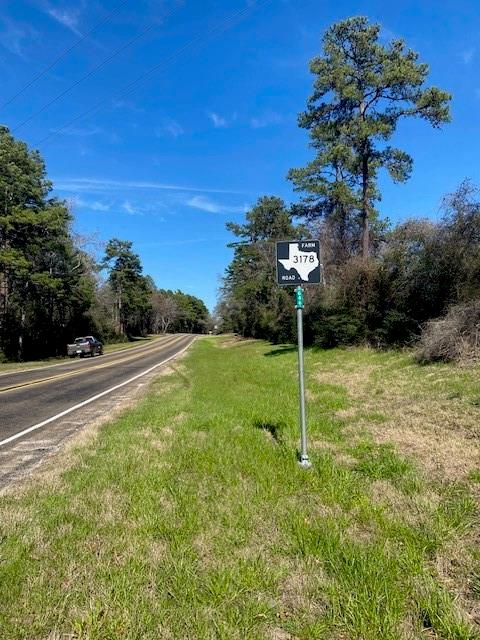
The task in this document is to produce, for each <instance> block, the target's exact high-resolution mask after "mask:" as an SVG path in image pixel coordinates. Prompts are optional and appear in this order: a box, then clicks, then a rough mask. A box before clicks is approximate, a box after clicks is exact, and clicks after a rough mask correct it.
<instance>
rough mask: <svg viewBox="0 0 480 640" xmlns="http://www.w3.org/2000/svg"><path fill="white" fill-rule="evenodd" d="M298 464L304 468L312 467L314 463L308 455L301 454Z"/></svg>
mask: <svg viewBox="0 0 480 640" xmlns="http://www.w3.org/2000/svg"><path fill="white" fill-rule="evenodd" d="M298 464H299V465H300V466H301V467H302V469H311V468H312V463H311V462H310V459H309V457H308V456H301V457H300V460H299V461H298Z"/></svg>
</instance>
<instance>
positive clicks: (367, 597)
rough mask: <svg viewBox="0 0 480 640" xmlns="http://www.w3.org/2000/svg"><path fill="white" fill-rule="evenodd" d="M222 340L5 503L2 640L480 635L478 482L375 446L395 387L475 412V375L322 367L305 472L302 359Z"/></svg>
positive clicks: (342, 361)
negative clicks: (300, 422) (300, 459)
mask: <svg viewBox="0 0 480 640" xmlns="http://www.w3.org/2000/svg"><path fill="white" fill-rule="evenodd" d="M222 343H223V341H222V339H217V338H211V339H203V340H200V341H198V342H197V343H196V344H195V345H194V347H193V348H192V349H191V350H190V352H189V353H188V354H187V356H186V358H185V359H184V360H183V361H182V362H181V363H178V364H176V365H174V369H175V370H174V372H173V373H172V374H171V375H169V376H167V377H161V378H158V379H157V380H156V381H155V382H154V383H153V385H152V388H151V392H150V393H149V395H148V396H147V397H146V398H145V399H144V400H143V401H142V402H141V404H140V405H139V406H138V407H136V408H135V409H133V410H129V411H128V412H126V413H125V414H124V415H123V416H122V417H121V418H120V419H119V420H117V421H115V422H114V423H111V424H108V425H106V426H104V427H103V428H102V429H101V430H100V432H99V435H98V437H97V438H96V439H95V440H94V441H90V442H87V443H84V444H81V445H78V446H77V447H76V448H75V449H74V450H73V452H70V453H69V454H68V455H67V454H60V455H59V456H58V457H57V458H56V460H55V461H52V463H50V467H49V466H48V464H47V465H46V467H47V469H46V471H45V472H44V474H43V476H40V481H37V482H35V484H32V485H30V486H29V487H27V488H26V489H24V490H22V491H19V492H16V493H12V494H7V495H5V496H4V497H3V498H2V503H1V506H0V540H1V558H0V629H2V631H1V633H0V636H1V638H2V640H7V639H14V638H18V639H20V638H22V639H23V638H29V639H30V638H35V639H36V638H39V639H40V638H41V639H45V638H49V639H51V638H63V637H68V638H76V639H84V640H87V639H88V640H93V639H95V640H97V639H98V640H100V639H101V640H107V639H108V640H116V639H118V638H128V639H134V638H135V639H137V638H138V639H142V640H143V639H152V640H153V639H159V638H160V639H163V638H165V639H170V638H172V639H182V640H183V639H185V640H187V639H189V640H190V639H192V640H193V639H194V640H210V639H212V640H213V639H224V640H232V639H233V640H234V639H238V640H261V639H275V640H284V639H288V638H290V639H302V640H304V639H305V640H307V639H312V640H313V639H315V640H317V639H321V638H325V639H338V640H340V639H343V640H344V639H359V640H360V639H362V640H370V639H371V640H382V639H384V640H390V639H391V640H394V639H405V640H407V639H413V638H418V639H419V640H420V639H422V638H438V639H444V640H467V639H473V638H478V637H479V635H478V629H476V628H475V626H474V625H475V622H474V620H473V619H472V617H470V619H469V613H472V611H474V609H475V602H477V603H478V598H479V597H480V588H479V586H478V585H479V584H480V582H479V578H478V575H479V572H478V566H479V557H478V552H477V551H478V550H477V551H475V549H474V547H473V545H472V544H471V542H472V538H473V536H474V527H475V526H476V513H477V512H476V503H475V500H474V489H475V488H476V487H477V484H476V483H478V479H477V476H476V475H475V474H472V472H469V473H468V474H466V475H465V477H461V478H460V477H458V478H449V477H446V476H445V477H444V476H442V474H437V475H436V476H431V475H430V474H426V473H424V471H423V464H422V460H421V459H419V458H417V457H416V456H415V455H413V454H412V455H410V453H409V452H408V451H400V450H397V447H396V446H394V445H393V444H392V443H389V442H381V441H379V439H378V438H377V437H376V434H377V435H378V433H377V431H376V430H379V429H383V428H384V427H385V426H386V425H388V424H389V422H388V421H389V419H390V417H391V413H390V411H393V409H391V407H390V405H389V403H388V401H387V400H388V398H387V399H385V396H386V395H388V393H387V392H388V389H387V388H386V387H385V384H387V385H391V384H393V383H394V382H396V383H397V387H399V386H401V387H402V389H403V390H404V392H405V393H407V394H408V395H409V397H410V398H411V404H415V402H422V401H423V399H424V398H428V399H429V406H431V408H432V411H435V406H436V403H440V404H441V403H442V402H443V400H444V399H445V397H446V396H447V395H448V394H449V393H451V390H452V388H453V387H454V388H455V389H456V390H457V391H458V393H460V394H461V395H462V398H464V400H463V402H464V403H465V406H467V405H468V407H469V409H468V410H469V411H476V409H475V407H474V406H473V405H472V404H471V403H469V400H470V398H471V396H472V395H474V394H475V393H476V394H477V395H478V390H477V391H475V388H474V387H475V383H474V381H473V380H471V379H470V378H469V376H471V377H472V378H473V377H474V374H475V372H473V373H472V372H470V373H469V372H468V371H461V372H459V371H458V370H456V369H453V368H450V369H448V368H445V369H442V370H441V377H442V382H441V383H438V384H433V383H432V381H431V377H430V376H429V374H431V373H432V372H433V373H434V376H436V378H435V379H438V377H439V376H438V375H437V374H438V368H436V367H433V368H427V367H417V366H416V365H413V363H412V361H411V360H410V358H409V357H408V356H406V355H398V354H382V353H380V354H378V353H374V352H372V351H366V350H353V351H331V352H313V351H309V352H308V353H307V354H306V367H307V372H308V374H309V376H308V384H307V387H308V390H309V403H308V408H309V417H310V432H309V435H310V443H311V458H312V462H313V468H312V469H311V470H309V471H305V470H303V469H301V468H300V467H299V465H298V463H297V457H296V447H297V441H298V434H297V415H298V412H297V395H296V394H297V384H296V354H295V352H294V351H292V350H288V349H273V348H272V347H271V346H269V345H266V344H264V343H258V342H253V343H252V342H248V343H243V342H238V343H233V344H232V343H230V342H229V341H226V342H225V343H224V344H226V345H227V346H223V347H222V346H220V345H221V344H222ZM272 353H273V354H274V355H272ZM367 368H368V373H366V372H367ZM459 376H460V377H463V379H464V380H465V385H461V384H459V380H458V378H459ZM443 378H447V380H443ZM326 379H328V381H326ZM362 385H363V386H362ZM402 385H403V386H402ZM363 391H366V393H367V395H368V397H369V398H374V399H375V398H377V400H376V402H377V404H379V408H378V409H375V410H374V409H372V407H371V406H367V405H368V403H367V402H366V401H364V400H361V399H359V398H361V397H362V393H363ZM379 399H380V400H379ZM372 402H373V401H372ZM455 402H459V400H458V399H457V400H455ZM395 410H396V409H395ZM465 410H466V409H465ZM369 425H371V430H369ZM63 458H66V459H68V464H67V462H65V463H63V467H64V469H63V471H60V470H59V467H61V466H62V459H63ZM458 550H460V552H461V553H460V556H461V559H463V560H462V562H460V565H459V566H460V568H461V570H460V569H459V568H458V567H457V564H458V557H457V554H458ZM449 561H451V562H452V563H453V565H455V567H456V568H455V569H452V572H451V573H450V574H449V575H445V572H443V571H440V570H439V566H440V565H441V566H444V565H445V564H448V562H449ZM455 563H457V564H455ZM464 565H465V566H464ZM460 594H462V595H461V597H460ZM476 599H477V600H476ZM477 611H478V608H477ZM472 615H473V614H472Z"/></svg>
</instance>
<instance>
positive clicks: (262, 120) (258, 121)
mask: <svg viewBox="0 0 480 640" xmlns="http://www.w3.org/2000/svg"><path fill="white" fill-rule="evenodd" d="M283 120H284V118H283V116H281V115H280V114H279V113H276V112H275V111H270V112H268V113H264V114H263V115H261V116H257V117H255V118H251V120H250V126H251V127H252V129H262V128H263V127H270V126H272V125H276V124H281V123H282V122H283Z"/></svg>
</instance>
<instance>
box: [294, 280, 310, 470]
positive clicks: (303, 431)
mask: <svg viewBox="0 0 480 640" xmlns="http://www.w3.org/2000/svg"><path fill="white" fill-rule="evenodd" d="M295 309H296V310H297V332H298V391H299V400H300V465H301V466H302V467H303V468H304V469H309V468H310V467H311V466H312V464H311V462H310V460H309V458H308V452H307V416H306V413H305V373H304V366H303V289H302V287H297V288H296V289H295Z"/></svg>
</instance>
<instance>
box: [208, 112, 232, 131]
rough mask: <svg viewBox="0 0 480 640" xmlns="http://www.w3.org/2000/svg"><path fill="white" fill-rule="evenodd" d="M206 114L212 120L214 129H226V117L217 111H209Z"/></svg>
mask: <svg viewBox="0 0 480 640" xmlns="http://www.w3.org/2000/svg"><path fill="white" fill-rule="evenodd" d="M207 115H208V117H209V118H210V120H211V121H212V122H213V126H214V127H215V129H226V128H227V127H228V121H227V119H226V118H224V117H223V116H220V115H219V114H218V113H214V112H213V111H209V112H208V114H207Z"/></svg>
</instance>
